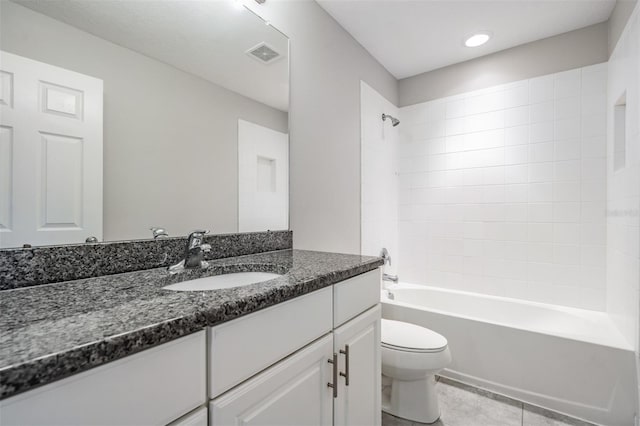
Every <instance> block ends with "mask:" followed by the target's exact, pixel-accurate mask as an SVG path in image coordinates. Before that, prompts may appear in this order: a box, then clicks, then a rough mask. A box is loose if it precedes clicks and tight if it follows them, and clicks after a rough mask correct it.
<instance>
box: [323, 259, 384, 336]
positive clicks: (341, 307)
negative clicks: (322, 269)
mask: <svg viewBox="0 0 640 426" xmlns="http://www.w3.org/2000/svg"><path fill="white" fill-rule="evenodd" d="M380 273H381V272H380V268H378V269H376V270H374V271H369V272H365V273H364V274H360V275H357V276H355V277H353V278H349V279H348V280H345V281H342V282H339V283H338V284H335V285H334V286H333V326H334V328H335V327H339V326H340V325H342V324H344V323H345V322H347V321H349V320H350V319H351V318H354V317H356V316H357V315H359V314H360V313H361V312H364V311H366V310H367V309H369V308H371V307H372V306H374V305H376V304H377V303H379V302H380V279H381V277H380Z"/></svg>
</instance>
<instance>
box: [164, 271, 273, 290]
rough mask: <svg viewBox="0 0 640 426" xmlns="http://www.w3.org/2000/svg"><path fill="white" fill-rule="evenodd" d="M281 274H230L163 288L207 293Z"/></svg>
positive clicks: (268, 278) (259, 281) (267, 279)
mask: <svg viewBox="0 0 640 426" xmlns="http://www.w3.org/2000/svg"><path fill="white" fill-rule="evenodd" d="M281 276H282V275H280V274H274V273H272V272H234V273H230V274H222V275H213V276H210V277H204V278H198V279H195V280H189V281H182V282H180V283H176V284H171V285H168V286H164V287H162V288H163V289H165V290H173V291H206V290H220V289H223V288H233V287H242V286H245V285H251V284H257V283H261V282H264V281H269V280H272V279H274V278H278V277H281Z"/></svg>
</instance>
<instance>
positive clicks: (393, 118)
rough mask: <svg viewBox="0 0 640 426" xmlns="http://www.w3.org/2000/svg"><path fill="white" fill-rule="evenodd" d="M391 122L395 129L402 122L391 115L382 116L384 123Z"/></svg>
mask: <svg viewBox="0 0 640 426" xmlns="http://www.w3.org/2000/svg"><path fill="white" fill-rule="evenodd" d="M387 118H388V119H389V120H391V124H392V125H393V127H396V126H397V125H398V124H400V120H398V119H397V118H395V117H392V116H390V115H389V114H384V113H383V114H382V121H385V120H386V119H387Z"/></svg>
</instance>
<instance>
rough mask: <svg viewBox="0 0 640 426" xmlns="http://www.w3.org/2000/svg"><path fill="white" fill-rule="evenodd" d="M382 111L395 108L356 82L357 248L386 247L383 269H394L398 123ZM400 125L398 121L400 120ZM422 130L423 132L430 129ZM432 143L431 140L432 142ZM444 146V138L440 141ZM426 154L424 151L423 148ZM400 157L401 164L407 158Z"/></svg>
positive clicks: (367, 251) (374, 252)
mask: <svg viewBox="0 0 640 426" xmlns="http://www.w3.org/2000/svg"><path fill="white" fill-rule="evenodd" d="M382 113H386V114H390V115H392V116H394V117H397V116H398V115H399V111H398V108H397V107H396V106H394V105H393V104H392V103H391V102H389V101H388V100H386V99H385V98H384V97H383V96H382V95H380V94H379V93H378V92H376V91H375V90H373V89H372V88H371V87H370V86H368V85H367V84H366V83H364V82H361V83H360V114H361V117H360V123H361V153H362V160H361V161H362V165H361V167H362V168H361V178H362V179H361V191H362V192H361V218H362V222H361V228H362V229H361V238H360V252H361V254H364V255H371V256H378V255H379V254H380V250H381V249H382V247H386V248H387V249H388V250H389V252H390V254H391V259H392V263H391V265H387V266H385V272H386V273H389V274H394V273H396V266H397V256H398V248H397V247H398V207H397V206H398V203H399V201H398V175H397V172H396V170H397V167H398V164H399V161H398V158H397V153H398V145H399V138H400V131H399V127H393V126H392V125H391V122H390V121H389V120H387V121H382ZM400 126H402V124H400ZM430 131H431V130H430V129H427V130H425V132H426V133H425V134H428V132H430ZM434 145H435V144H434ZM442 145H443V149H444V140H443V141H442ZM425 155H426V152H425ZM406 160H407V159H404V161H403V163H406V164H404V167H410V162H408V161H406Z"/></svg>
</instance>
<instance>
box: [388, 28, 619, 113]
mask: <svg viewBox="0 0 640 426" xmlns="http://www.w3.org/2000/svg"><path fill="white" fill-rule="evenodd" d="M608 59H609V54H608V46H607V23H606V22H603V23H600V24H596V25H592V26H589V27H585V28H581V29H578V30H575V31H571V32H568V33H564V34H560V35H557V36H554V37H549V38H546V39H543V40H538V41H534V42H531V43H527V44H523V45H520V46H516V47H513V48H511V49H506V50H502V51H500V52H496V53H492V54H490V55H486V56H482V57H480V58H476V59H472V60H469V61H466V62H461V63H458V64H454V65H450V66H447V67H443V68H440V69H437V70H434V71H429V72H426V73H423V74H419V75H416V76H413V77H408V78H405V79H402V80H400V81H399V82H398V93H399V95H398V96H399V105H400V106H407V105H413V104H417V103H421V102H426V101H429V100H432V99H438V98H442V97H445V96H451V95H455V94H459V93H464V92H469V91H472V90H478V89H482V88H486V87H490V86H494V85H497V84H503V83H509V82H512V81H518V80H523V79H527V78H532V77H536V76H540V75H545V74H552V73H555V72H560V71H565V70H569V69H573V68H579V67H583V66H586V65H593V64H598V63H601V62H606V61H607V60H608Z"/></svg>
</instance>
